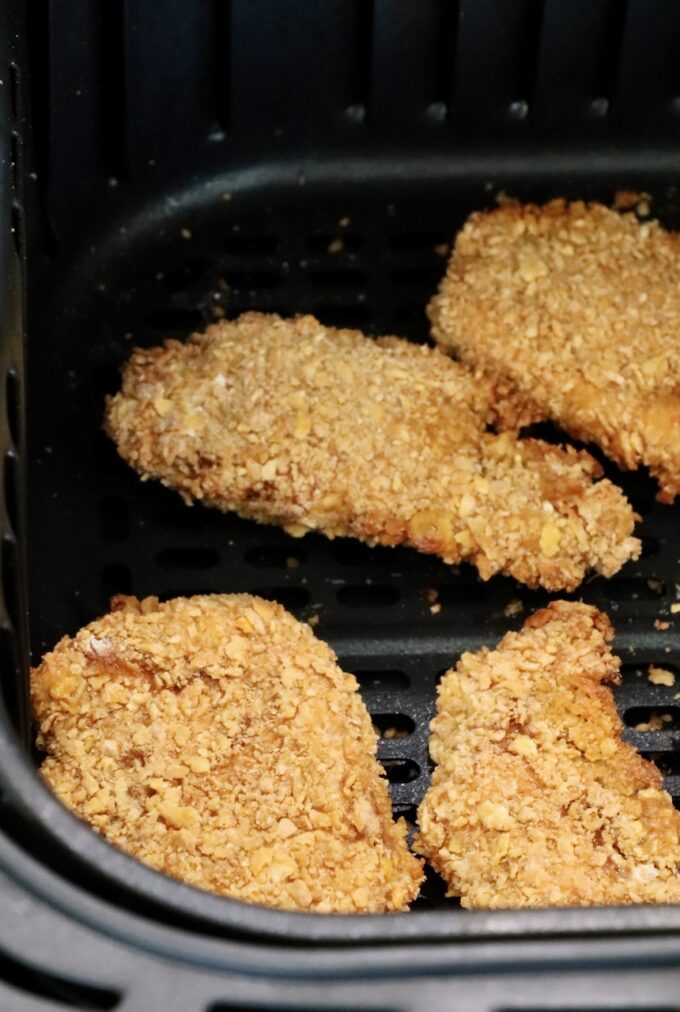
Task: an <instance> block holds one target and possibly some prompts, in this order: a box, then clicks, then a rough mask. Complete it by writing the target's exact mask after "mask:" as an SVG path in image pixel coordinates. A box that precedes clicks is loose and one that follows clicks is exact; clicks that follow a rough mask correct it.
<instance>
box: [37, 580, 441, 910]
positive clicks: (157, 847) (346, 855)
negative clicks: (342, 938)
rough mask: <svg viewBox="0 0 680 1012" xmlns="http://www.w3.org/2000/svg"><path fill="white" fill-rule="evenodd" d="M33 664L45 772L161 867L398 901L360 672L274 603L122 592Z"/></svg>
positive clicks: (210, 884) (64, 795) (401, 861)
mask: <svg viewBox="0 0 680 1012" xmlns="http://www.w3.org/2000/svg"><path fill="white" fill-rule="evenodd" d="M112 605H113V610H112V612H111V613H110V614H108V615H105V616H104V617H103V618H100V619H98V620H97V621H95V622H92V623H90V625H88V626H86V627H85V628H83V629H81V630H80V632H78V633H77V634H76V636H74V637H73V638H69V637H65V638H64V639H62V640H61V642H60V643H59V644H58V645H57V646H56V647H55V649H54V650H53V651H52V652H51V653H48V654H46V656H45V657H44V658H43V660H42V663H41V664H40V665H39V666H38V667H37V668H36V669H35V670H34V671H33V672H32V678H31V692H32V701H33V708H34V713H35V717H36V720H37V722H38V727H39V738H38V743H39V746H40V747H41V748H42V749H44V750H45V751H46V752H47V758H46V759H45V761H44V762H43V765H42V775H43V776H44V778H45V780H46V781H47V783H48V784H49V785H50V786H51V787H52V788H53V789H54V791H55V792H56V794H57V795H58V796H59V797H60V798H61V800H62V801H63V802H64V803H65V804H66V805H68V807H69V808H71V809H72V810H73V811H74V812H75V813H76V814H78V815H79V816H81V817H82V818H83V819H85V820H87V821H88V822H89V823H90V824H91V825H92V826H93V827H94V828H95V829H96V830H97V831H98V832H100V833H101V834H102V835H103V836H105V837H106V838H107V839H108V840H110V841H111V842H112V843H115V844H117V845H118V846H119V847H121V848H122V849H123V850H125V851H127V852H128V853H130V854H132V855H134V856H135V857H137V858H139V859H140V860H142V861H144V862H146V863H147V864H149V865H151V866H152V867H154V868H156V869H158V870H160V871H163V872H166V873H167V874H168V875H172V876H174V877H175V878H178V879H183V880H184V881H186V882H189V883H191V884H192V885H195V886H198V887H200V888H202V889H208V890H211V891H214V892H217V893H222V894H224V895H226V896H231V897H236V898H238V899H242V900H247V901H250V902H253V903H261V904H267V905H270V906H275V907H283V908H286V909H297V910H309V911H316V912H330V911H336V912H344V913H357V912H367V911H375V912H379V911H389V910H404V909H406V908H407V906H408V904H409V902H410V901H411V900H413V899H414V898H415V897H416V896H417V894H418V890H419V885H420V882H421V880H422V877H423V876H422V868H421V862H420V861H418V860H417V859H416V858H414V857H413V855H412V854H410V853H409V852H408V849H407V845H406V823H405V822H404V820H403V819H400V820H399V821H398V822H394V821H393V819H392V809H391V804H390V799H389V794H388V788H387V782H386V780H385V779H384V777H383V776H382V770H381V767H380V765H379V764H378V762H377V760H376V758H375V753H376V741H377V739H376V735H375V732H374V731H373V729H372V726H371V719H370V717H369V715H368V712H367V711H366V708H365V706H364V704H363V702H362V700H361V697H360V696H359V694H358V692H357V683H356V680H355V679H354V677H353V675H349V674H346V673H345V672H343V671H341V670H340V668H339V667H338V665H337V663H336V659H335V655H334V654H333V652H332V651H331V650H330V648H329V647H328V646H327V645H326V644H325V643H322V642H321V641H320V640H317V639H316V638H315V636H314V635H313V633H312V631H311V630H310V628H309V627H308V626H307V625H306V624H305V623H301V622H298V621H297V620H296V619H294V618H293V617H292V616H291V615H289V614H288V613H287V612H286V611H285V610H284V609H283V608H282V607H281V606H280V605H278V604H274V603H272V602H269V601H264V600H262V599H261V598H257V597H251V596H249V595H245V594H233V595H208V596H198V597H192V598H177V599H175V600H172V601H167V602H165V603H164V604H159V602H158V600H157V599H156V598H147V599H146V600H144V601H137V600H136V599H134V598H129V597H128V598H125V597H118V598H114V600H113V602H112Z"/></svg>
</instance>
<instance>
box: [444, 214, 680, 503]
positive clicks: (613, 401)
mask: <svg viewBox="0 0 680 1012" xmlns="http://www.w3.org/2000/svg"><path fill="white" fill-rule="evenodd" d="M428 312H429V316H430V320H431V322H432V333H433V336H434V338H435V340H436V341H437V342H438V343H439V344H440V345H441V346H443V347H445V348H447V349H451V350H455V351H456V353H457V354H459V355H460V356H461V357H462V359H463V360H465V361H467V362H469V363H472V364H473V365H475V366H479V365H483V366H484V368H486V369H488V370H489V371H491V372H492V373H494V374H496V375H498V376H502V377H506V378H508V379H509V380H511V381H512V382H513V383H515V384H516V385H517V387H518V388H519V389H520V390H522V391H524V393H525V394H526V395H527V396H530V397H531V398H532V399H533V400H534V402H535V417H536V420H538V419H539V418H551V419H553V420H554V421H556V422H558V423H559V424H560V425H561V426H562V427H563V428H564V429H565V430H566V431H567V432H569V433H571V435H572V436H574V437H576V438H577V439H582V440H590V441H593V442H595V443H598V444H599V445H600V446H601V447H602V449H603V450H604V451H605V453H607V454H608V456H610V457H611V458H612V459H613V460H615V461H616V463H617V464H618V465H619V466H620V467H622V468H626V469H633V468H636V467H638V466H639V465H640V464H645V465H646V466H647V467H649V469H650V471H651V472H652V474H653V475H654V476H655V477H656V478H657V479H658V482H659V493H658V498H659V499H660V500H661V501H662V502H672V501H673V499H674V497H675V496H676V495H678V493H679V492H680V237H679V236H678V235H675V234H673V233H670V232H666V231H665V230H664V229H663V228H661V226H660V225H659V224H658V222H656V221H649V222H644V223H641V222H640V221H639V220H638V219H637V218H636V217H635V216H634V215H631V214H618V213H617V212H616V211H612V210H610V209H609V208H606V207H604V206H603V205H601V204H584V203H582V202H581V201H578V202H575V203H567V202H565V201H564V200H553V201H551V202H550V203H549V204H546V205H545V206H544V207H538V206H536V205H534V204H526V205H522V204H518V203H509V204H507V205H505V206H504V207H502V208H500V209H498V210H495V211H491V212H488V213H486V212H480V213H477V214H473V215H472V216H471V217H470V218H469V219H468V221H467V223H466V225H465V226H464V228H463V229H462V231H461V232H460V234H459V235H458V238H457V240H456V244H455V249H454V252H453V255H452V257H451V259H450V260H449V264H448V268H447V273H446V277H445V278H444V280H443V281H442V283H441V285H440V289H439V293H438V295H436V296H435V297H434V298H433V300H432V301H431V303H430V306H429V310H428Z"/></svg>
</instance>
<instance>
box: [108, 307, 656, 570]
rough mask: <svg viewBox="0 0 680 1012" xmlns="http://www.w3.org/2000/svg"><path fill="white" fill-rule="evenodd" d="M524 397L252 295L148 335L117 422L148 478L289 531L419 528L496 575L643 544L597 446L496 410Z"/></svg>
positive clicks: (406, 346) (584, 566)
mask: <svg viewBox="0 0 680 1012" xmlns="http://www.w3.org/2000/svg"><path fill="white" fill-rule="evenodd" d="M523 410H524V406H523V404H522V403H521V402H520V401H518V400H517V399H516V398H514V396H513V394H512V393H511V392H510V391H509V388H508V386H507V384H504V383H502V382H500V383H498V384H496V386H494V385H493V384H491V383H490V382H489V381H488V380H486V379H485V378H484V377H483V376H481V375H474V374H473V373H472V372H471V371H469V370H468V369H466V368H465V367H463V366H462V365H460V364H458V363H455V362H452V361H451V360H450V359H448V358H447V357H446V356H445V355H443V354H441V353H440V352H438V351H436V350H434V349H431V348H426V347H418V346H417V345H413V344H410V343H408V342H407V341H402V340H399V339H398V338H380V339H377V340H372V339H369V338H367V337H364V336H363V335H362V334H360V333H358V332H356V331H351V330H334V329H333V328H330V327H324V326H322V325H321V324H320V323H319V322H318V321H317V320H315V319H314V318H313V317H311V316H304V317H298V318H297V319H294V320H285V319H281V318H280V317H278V316H266V315H261V314H258V313H248V314H246V315H244V316H241V317H239V319H237V320H235V321H233V322H221V323H217V324H215V325H214V326H211V327H209V328H208V330H207V331H206V332H205V333H204V334H195V335H193V336H192V337H191V338H190V339H189V340H188V341H187V342H186V343H180V342H178V341H167V342H166V343H165V344H164V345H163V346H162V347H157V348H152V349H150V350H140V349H138V350H136V351H135V352H134V353H133V355H132V357H131V359H130V361H129V362H128V363H127V365H126V366H125V369H124V371H123V385H122V390H121V392H120V393H118V394H117V395H116V396H115V397H113V398H110V399H109V401H108V404H107V411H106V428H107V431H108V432H109V434H110V435H111V437H112V438H113V439H114V440H115V442H116V444H117V446H118V450H119V452H120V454H121V456H122V457H123V458H124V459H125V460H126V461H128V462H129V463H130V464H131V465H132V466H133V467H134V468H136V469H137V471H138V472H139V473H140V474H141V475H142V477H143V478H160V479H161V481H163V482H164V483H165V484H166V485H170V486H172V487H173V488H176V489H177V490H178V491H179V492H180V493H181V494H182V495H183V496H184V498H185V500H186V501H187V502H190V501H191V500H192V499H198V500H200V501H201V502H203V503H205V504H206V505H208V506H216V507H218V508H219V509H222V510H236V511H237V512H238V513H240V514H241V515H242V516H245V517H250V518H252V519H255V520H258V521H261V522H265V523H278V524H282V525H283V526H284V527H285V528H286V530H287V531H289V532H290V533H291V534H295V535H302V534H304V533H305V532H307V531H309V530H319V531H323V532H324V533H325V534H327V535H328V536H330V537H336V536H352V537H357V538H360V539H361V540H362V541H366V542H368V543H369V544H376V543H380V544H383V545H399V544H406V545H411V546H413V547H415V548H417V549H419V550H420V551H423V552H431V553H434V554H436V555H439V556H441V557H442V558H443V559H444V560H445V561H446V562H449V563H457V562H460V561H461V560H468V561H470V562H472V563H474V564H475V565H476V566H477V568H478V570H479V572H480V573H481V575H482V577H483V578H485V579H486V578H488V577H490V576H491V575H492V574H494V573H498V572H502V573H508V574H511V575H512V576H514V577H516V579H518V580H520V581H522V582H523V583H526V584H529V585H530V586H535V585H538V584H541V585H542V586H544V587H547V588H549V589H552V590H555V589H561V588H573V587H575V586H576V585H577V584H578V583H579V582H580V581H581V580H582V579H583V576H584V574H585V573H586V571H587V570H588V569H590V568H591V567H594V568H595V569H597V570H599V571H600V572H602V573H604V574H606V575H611V574H612V573H614V572H616V570H618V569H619V567H620V566H621V565H622V564H623V563H624V562H625V561H626V560H627V559H629V558H631V557H636V556H637V554H638V551H639V543H638V541H637V540H636V539H635V538H633V537H631V532H632V529H633V523H634V514H633V511H632V509H631V507H630V505H629V504H628V502H627V501H626V499H625V498H624V496H623V494H622V493H621V491H620V490H619V489H618V488H616V487H615V486H614V485H612V484H611V483H610V482H609V481H599V482H597V481H595V480H594V479H595V478H596V477H597V476H598V474H599V466H598V465H597V464H596V462H595V461H594V460H593V458H592V457H590V456H589V455H588V454H587V453H577V452H576V451H575V450H573V449H569V448H567V449H561V448H559V447H555V446H550V445H548V444H546V443H543V442H540V441H537V440H520V441H518V440H517V439H516V438H515V437H514V435H512V434H511V433H509V432H504V433H502V434H496V433H494V432H490V431H488V428H489V424H490V423H492V422H496V423H499V424H502V425H510V426H511V427H512V426H513V425H514V426H516V425H518V424H520V422H521V420H522V418H523V414H522V412H523Z"/></svg>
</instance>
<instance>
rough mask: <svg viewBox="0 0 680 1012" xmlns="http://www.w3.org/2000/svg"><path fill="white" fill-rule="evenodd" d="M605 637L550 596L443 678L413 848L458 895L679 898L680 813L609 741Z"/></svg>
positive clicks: (630, 754) (501, 903) (595, 624)
mask: <svg viewBox="0 0 680 1012" xmlns="http://www.w3.org/2000/svg"><path fill="white" fill-rule="evenodd" d="M612 636H613V630H612V627H611V625H610V622H609V620H608V618H607V616H606V615H603V614H602V613H601V612H598V611H597V610H596V609H595V608H592V607H590V606H588V605H584V604H577V603H569V602H566V601H555V602H553V603H552V604H550V605H549V607H547V608H545V609H543V610H542V611H538V612H536V613H535V614H534V615H532V616H531V617H530V618H529V619H528V620H527V621H526V622H525V624H524V627H523V628H522V629H521V630H520V632H516V633H514V632H513V633H508V634H507V635H506V636H505V637H504V638H503V639H502V640H501V642H500V644H499V645H498V647H497V648H496V649H495V650H488V649H483V650H481V651H479V652H478V653H475V654H470V653H466V654H463V656H462V657H461V659H460V661H459V663H458V664H457V666H456V668H455V669H452V670H451V671H449V672H448V673H447V674H446V675H445V676H444V678H443V680H442V682H441V685H440V687H439V699H438V707H437V716H436V717H435V719H434V720H433V722H432V725H431V728H432V737H431V739H430V752H431V754H432V758H433V759H434V761H435V762H436V763H437V767H436V769H435V771H434V774H433V777H432V785H431V787H430V789H429V790H428V792H427V794H426V796H425V798H424V800H423V802H422V804H421V805H420V808H419V810H418V817H419V824H420V834H419V836H418V837H417V839H416V841H415V846H416V850H417V851H418V852H420V853H422V854H424V855H426V857H427V858H428V859H429V861H430V862H431V863H432V864H433V865H434V867H435V868H436V869H437V870H438V871H439V872H440V873H441V875H442V876H443V877H444V879H445V880H446V882H447V883H448V886H449V890H450V893H451V895H455V896H458V895H460V897H461V902H462V904H463V906H465V907H537V906H588V905H592V904H621V903H673V902H675V903H677V902H678V901H680V876H679V875H678V866H679V865H680V812H677V811H676V810H675V809H674V808H673V802H672V800H671V798H670V796H669V795H668V794H667V793H666V792H665V791H664V790H663V786H662V777H661V774H660V772H659V770H658V769H657V768H656V766H654V765H653V763H651V762H648V761H647V760H645V759H643V758H642V757H641V756H640V755H638V753H637V752H636V751H635V750H634V749H633V748H632V747H631V746H630V745H627V744H626V743H625V742H623V741H622V740H621V733H622V730H623V727H622V724H621V721H620V719H619V716H618V714H617V712H616V707H615V705H614V699H613V695H612V692H611V690H610V689H609V688H608V687H607V686H606V685H604V684H603V683H604V682H617V681H618V678H619V675H618V672H619V665H620V661H619V659H618V658H617V657H615V656H614V655H613V654H612V653H611V650H610V648H609V645H608V641H609V640H610V639H611V638H612Z"/></svg>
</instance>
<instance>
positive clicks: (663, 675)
mask: <svg viewBox="0 0 680 1012" xmlns="http://www.w3.org/2000/svg"><path fill="white" fill-rule="evenodd" d="M647 678H648V679H649V681H650V682H652V684H653V685H668V686H671V685H675V675H674V674H673V672H672V671H669V670H668V668H657V667H656V666H655V665H654V664H650V665H649V667H648V668H647Z"/></svg>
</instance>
